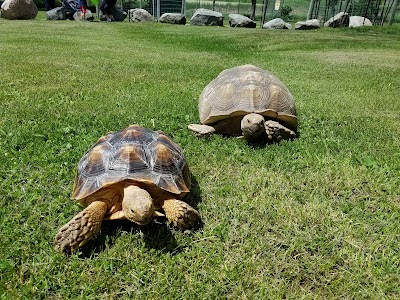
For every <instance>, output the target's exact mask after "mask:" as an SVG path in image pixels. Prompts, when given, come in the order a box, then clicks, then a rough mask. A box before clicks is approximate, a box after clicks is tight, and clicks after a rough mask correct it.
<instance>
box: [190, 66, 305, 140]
mask: <svg viewBox="0 0 400 300" xmlns="http://www.w3.org/2000/svg"><path fill="white" fill-rule="evenodd" d="M199 115H200V122H201V124H190V125H189V126H188V128H189V129H190V130H192V131H193V132H194V133H195V134H196V135H198V136H206V135H209V134H212V133H219V134H223V135H228V136H237V137H241V138H244V139H246V140H248V141H259V140H263V139H265V138H266V139H267V141H271V142H277V141H280V140H282V139H291V138H294V137H295V136H296V130H297V117H296V107H295V104H294V100H293V96H292V94H291V93H290V91H289V90H288V88H287V87H286V86H285V85H284V84H283V83H282V82H281V81H280V80H279V79H278V78H277V77H275V76H274V75H273V74H271V73H270V72H268V71H265V70H263V69H260V68H258V67H255V66H253V65H243V66H238V67H235V68H232V69H227V70H224V71H222V72H221V73H220V74H219V75H218V77H217V78H215V79H214V80H213V81H211V82H210V83H209V84H208V85H207V86H206V87H205V88H204V90H203V92H202V93H201V95H200V99H199Z"/></svg>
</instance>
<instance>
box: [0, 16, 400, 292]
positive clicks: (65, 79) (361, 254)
mask: <svg viewBox="0 0 400 300" xmlns="http://www.w3.org/2000/svg"><path fill="white" fill-rule="evenodd" d="M42 19H43V18H37V19H36V20H32V21H7V20H4V19H0V28H1V30H0V53H1V56H0V70H1V71H0V178H1V181H0V201H1V210H0V224H1V227H0V299H283V298H285V299H399V297H400V287H399V283H400V282H399V278H400V252H399V248H400V241H399V235H400V226H399V222H400V196H399V194H400V191H399V185H400V150H399V149H400V121H399V116H400V101H399V95H400V84H399V83H400V30H399V29H400V27H399V26H398V25H395V26H392V27H374V28H362V29H352V30H351V29H348V28H347V29H332V28H328V29H325V28H324V29H320V30H317V31H308V32H304V31H295V30H286V31H278V30H276V31H270V30H265V29H259V28H257V29H238V28H236V29H233V28H229V27H227V26H226V27H223V28H216V27H195V26H170V25H166V24H157V23H153V24H133V23H128V22H123V23H112V24H106V23H100V22H74V21H54V22H51V21H45V20H42ZM247 63H251V64H254V65H257V66H259V67H262V68H265V69H267V70H269V71H271V72H273V73H274V74H275V75H276V76H278V77H279V78H280V79H281V80H282V81H283V82H284V83H285V84H286V85H287V86H288V88H289V89H290V90H291V92H292V94H293V95H294V97H295V101H296V105H297V109H298V117H299V138H298V139H296V140H294V141H290V142H282V143H280V144H276V145H270V146H266V147H252V146H250V145H248V144H246V143H245V142H243V141H240V140H237V139H233V138H224V137H221V136H217V135H216V136H212V137H210V138H207V139H199V138H196V137H195V136H194V135H193V134H192V133H191V132H189V130H188V129H187V128H186V126H187V124H189V123H197V122H198V112H197V101H198V97H199V95H200V93H201V91H202V89H203V88H204V87H205V85H207V84H208V83H209V82H210V81H211V80H212V79H214V78H215V77H216V76H217V75H218V74H219V73H220V72H221V71H222V70H224V69H226V68H230V67H234V66H237V65H241V64H247ZM133 123H137V124H140V125H142V126H145V127H147V128H151V129H157V130H159V129H161V130H163V131H165V132H166V133H167V134H168V135H170V136H171V137H173V139H174V140H175V141H176V142H177V143H179V144H180V145H181V146H182V147H183V148H184V149H185V154H186V157H187V160H188V162H189V165H190V167H191V171H192V175H193V181H194V184H193V186H192V193H191V194H190V195H189V196H188V199H187V200H188V202H190V203H192V204H193V205H194V206H195V207H196V208H197V209H198V210H199V211H200V213H201V215H202V218H203V222H204V226H203V227H202V228H200V229H199V230H197V231H192V232H181V231H179V230H175V229H174V228H172V227H171V226H170V225H169V224H165V223H160V222H158V223H151V224H149V225H148V226H145V227H139V226H137V225H134V224H133V223H130V222H127V221H126V222H124V221H115V222H105V223H104V224H103V227H102V231H101V232H100V233H99V234H98V236H97V237H96V238H95V239H94V240H92V241H91V242H89V243H88V244H87V245H86V246H85V247H83V248H82V250H81V251H80V252H78V253H75V254H73V255H71V256H63V255H61V254H58V253H56V252H55V251H54V250H53V240H54V236H55V234H56V233H57V231H58V229H59V228H60V226H62V225H63V224H65V223H66V222H68V221H69V220H70V219H71V218H72V217H73V216H74V215H75V214H76V213H77V212H79V211H80V210H81V207H80V205H79V204H77V203H74V202H73V201H71V200H69V196H70V193H71V191H72V184H73V179H74V176H75V170H76V166H77V163H78V161H79V159H80V158H81V156H82V155H83V154H84V153H85V152H86V151H87V149H88V148H89V147H90V146H91V145H92V144H93V143H94V142H95V141H96V140H97V139H98V138H99V137H100V136H101V135H103V134H105V133H107V132H108V131H115V130H121V129H123V128H125V127H127V126H128V125H130V124H133Z"/></svg>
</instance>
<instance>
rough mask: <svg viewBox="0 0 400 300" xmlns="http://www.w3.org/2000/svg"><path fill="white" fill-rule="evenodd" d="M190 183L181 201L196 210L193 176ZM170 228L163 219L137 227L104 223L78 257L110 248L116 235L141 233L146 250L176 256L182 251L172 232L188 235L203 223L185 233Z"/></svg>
mask: <svg viewBox="0 0 400 300" xmlns="http://www.w3.org/2000/svg"><path fill="white" fill-rule="evenodd" d="M191 181H192V184H191V188H190V193H189V194H187V195H186V196H185V197H184V198H183V201H185V202H187V203H188V204H189V205H191V206H192V207H193V208H195V209H196V210H197V206H198V204H199V203H200V202H201V190H200V187H199V185H198V182H197V179H196V177H195V176H194V175H193V174H191ZM172 227H173V226H172V225H170V224H169V223H168V221H167V220H166V219H165V218H160V217H156V218H154V219H153V221H152V222H151V223H150V224H148V225H145V226H139V225H137V224H135V223H132V222H130V221H128V220H115V221H105V222H103V224H102V226H101V231H100V233H98V234H97V235H96V236H95V237H94V238H93V239H91V240H89V241H88V242H87V243H86V244H85V245H84V246H82V248H81V249H80V255H79V256H80V257H81V258H90V257H92V256H93V255H96V254H99V253H101V252H103V251H104V249H105V248H106V247H112V246H113V245H114V244H115V242H116V240H117V238H118V236H120V235H121V234H117V233H125V234H133V233H138V232H142V234H143V237H141V238H142V239H143V240H144V242H145V247H146V248H147V249H155V250H157V251H160V252H162V253H170V254H172V255H176V254H178V253H180V252H181V251H182V247H181V246H179V245H178V242H177V241H176V239H175V237H174V235H173V230H176V231H180V232H181V233H182V234H188V233H189V234H190V233H191V232H196V231H198V230H200V229H201V228H202V227H203V223H202V221H200V222H199V223H198V224H197V225H196V226H195V227H194V228H192V229H191V230H186V231H182V230H178V229H173V228H172Z"/></svg>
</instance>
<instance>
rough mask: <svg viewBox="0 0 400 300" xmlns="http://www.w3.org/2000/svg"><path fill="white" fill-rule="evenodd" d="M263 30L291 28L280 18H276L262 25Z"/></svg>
mask: <svg viewBox="0 0 400 300" xmlns="http://www.w3.org/2000/svg"><path fill="white" fill-rule="evenodd" d="M263 28H266V29H290V28H292V25H290V24H289V23H286V22H285V21H284V20H283V19H281V18H276V19H272V20H271V21H268V22H266V23H264V25H263Z"/></svg>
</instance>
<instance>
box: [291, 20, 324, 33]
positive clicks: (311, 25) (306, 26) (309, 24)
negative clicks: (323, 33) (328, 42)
mask: <svg viewBox="0 0 400 300" xmlns="http://www.w3.org/2000/svg"><path fill="white" fill-rule="evenodd" d="M318 28H321V25H320V24H319V20H318V19H312V20H307V21H299V22H297V23H296V24H295V26H294V29H297V30H310V29H318Z"/></svg>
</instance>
